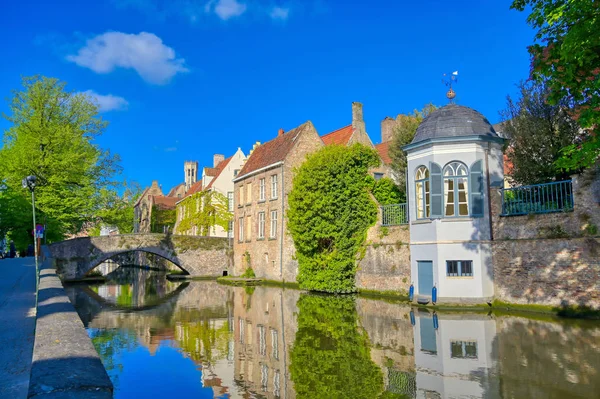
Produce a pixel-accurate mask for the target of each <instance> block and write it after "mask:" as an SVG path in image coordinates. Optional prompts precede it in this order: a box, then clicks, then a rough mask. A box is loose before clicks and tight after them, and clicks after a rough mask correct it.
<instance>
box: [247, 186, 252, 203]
mask: <svg viewBox="0 0 600 399" xmlns="http://www.w3.org/2000/svg"><path fill="white" fill-rule="evenodd" d="M251 203H252V183H248V184H246V204H251Z"/></svg>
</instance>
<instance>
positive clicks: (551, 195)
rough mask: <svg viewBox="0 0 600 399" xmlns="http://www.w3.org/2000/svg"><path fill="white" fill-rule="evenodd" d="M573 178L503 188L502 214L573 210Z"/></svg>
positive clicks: (512, 214) (515, 214)
mask: <svg viewBox="0 0 600 399" xmlns="http://www.w3.org/2000/svg"><path fill="white" fill-rule="evenodd" d="M573 204H574V200H573V185H572V183H571V180H565V181H557V182H552V183H545V184H534V185H531V186H521V187H513V188H504V189H502V214H501V216H517V215H528V214H530V213H552V212H568V211H572V210H573Z"/></svg>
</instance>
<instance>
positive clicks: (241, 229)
mask: <svg viewBox="0 0 600 399" xmlns="http://www.w3.org/2000/svg"><path fill="white" fill-rule="evenodd" d="M238 241H239V242H243V241H244V217H243V216H242V217H240V218H239V223H238Z"/></svg>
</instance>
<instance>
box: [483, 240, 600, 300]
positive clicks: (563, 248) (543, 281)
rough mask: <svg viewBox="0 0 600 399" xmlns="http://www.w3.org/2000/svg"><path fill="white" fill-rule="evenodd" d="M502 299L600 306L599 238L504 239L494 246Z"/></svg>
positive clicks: (499, 295)
mask: <svg viewBox="0 0 600 399" xmlns="http://www.w3.org/2000/svg"><path fill="white" fill-rule="evenodd" d="M493 259H494V275H495V294H496V298H497V299H500V300H502V301H506V302H511V303H519V304H540V305H551V306H560V305H562V304H568V305H588V306H592V307H596V308H600V239H599V238H572V239H537V240H505V241H497V242H495V243H494V245H493Z"/></svg>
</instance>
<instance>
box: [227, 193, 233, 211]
mask: <svg viewBox="0 0 600 399" xmlns="http://www.w3.org/2000/svg"><path fill="white" fill-rule="evenodd" d="M227 210H228V211H229V212H231V211H233V192H232V191H229V192H228V193H227Z"/></svg>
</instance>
